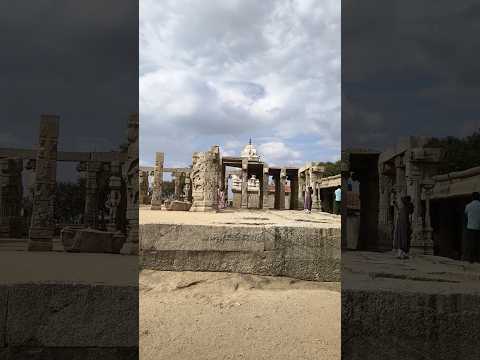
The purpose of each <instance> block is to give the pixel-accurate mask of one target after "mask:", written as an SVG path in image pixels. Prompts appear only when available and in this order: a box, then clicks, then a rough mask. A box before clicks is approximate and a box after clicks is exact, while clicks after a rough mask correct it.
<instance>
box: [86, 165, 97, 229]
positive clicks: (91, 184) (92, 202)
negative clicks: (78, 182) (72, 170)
mask: <svg viewBox="0 0 480 360" xmlns="http://www.w3.org/2000/svg"><path fill="white" fill-rule="evenodd" d="M100 169H101V163H99V162H93V161H89V162H87V163H86V176H87V178H86V182H85V211H84V217H83V219H84V225H85V226H87V227H90V228H96V227H97V225H98V173H99V171H100Z"/></svg>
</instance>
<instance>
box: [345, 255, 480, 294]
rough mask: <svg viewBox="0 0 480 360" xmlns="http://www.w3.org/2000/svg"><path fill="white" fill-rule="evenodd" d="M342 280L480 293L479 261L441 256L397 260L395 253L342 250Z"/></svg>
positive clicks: (355, 285)
mask: <svg viewBox="0 0 480 360" xmlns="http://www.w3.org/2000/svg"><path fill="white" fill-rule="evenodd" d="M342 280H343V283H342V285H344V286H345V287H347V288H349V289H365V290H368V289H381V290H399V291H408V292H420V293H424V292H427V293H438V294H441V293H451V292H459V293H475V294H480V264H470V263H468V262H464V261H458V260H452V259H448V258H444V257H438V256H427V255H420V256H413V257H411V258H410V259H407V260H400V259H397V258H396V257H395V256H394V254H393V253H392V252H386V253H375V252H360V251H358V252H356V251H348V252H343V253H342Z"/></svg>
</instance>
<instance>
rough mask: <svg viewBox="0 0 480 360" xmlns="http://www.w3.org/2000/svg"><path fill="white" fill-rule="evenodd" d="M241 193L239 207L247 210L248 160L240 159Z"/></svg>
mask: <svg viewBox="0 0 480 360" xmlns="http://www.w3.org/2000/svg"><path fill="white" fill-rule="evenodd" d="M241 179H242V193H241V201H242V204H241V207H242V208H243V209H246V208H248V159H246V158H244V159H242V176H241Z"/></svg>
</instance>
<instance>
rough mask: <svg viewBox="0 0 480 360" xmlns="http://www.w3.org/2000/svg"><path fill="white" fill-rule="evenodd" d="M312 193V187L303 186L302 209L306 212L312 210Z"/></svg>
mask: <svg viewBox="0 0 480 360" xmlns="http://www.w3.org/2000/svg"><path fill="white" fill-rule="evenodd" d="M312 194H313V188H312V187H311V186H309V187H308V188H305V200H304V202H303V211H305V212H306V213H307V214H310V213H311V212H312Z"/></svg>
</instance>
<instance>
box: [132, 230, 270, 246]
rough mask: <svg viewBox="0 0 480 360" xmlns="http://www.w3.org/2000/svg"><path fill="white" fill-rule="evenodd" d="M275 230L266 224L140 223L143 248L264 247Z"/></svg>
mask: <svg viewBox="0 0 480 360" xmlns="http://www.w3.org/2000/svg"><path fill="white" fill-rule="evenodd" d="M274 236H275V235H274V233H273V232H272V231H271V230H270V231H267V230H266V229H265V228H264V227H246V226H245V227H229V226H213V225H212V226H208V225H206V226H198V225H178V224H175V225H174V224H145V225H142V226H140V238H141V247H142V249H143V250H189V251H208V250H212V251H263V250H264V249H265V240H266V239H267V238H269V239H271V241H273V240H274Z"/></svg>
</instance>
